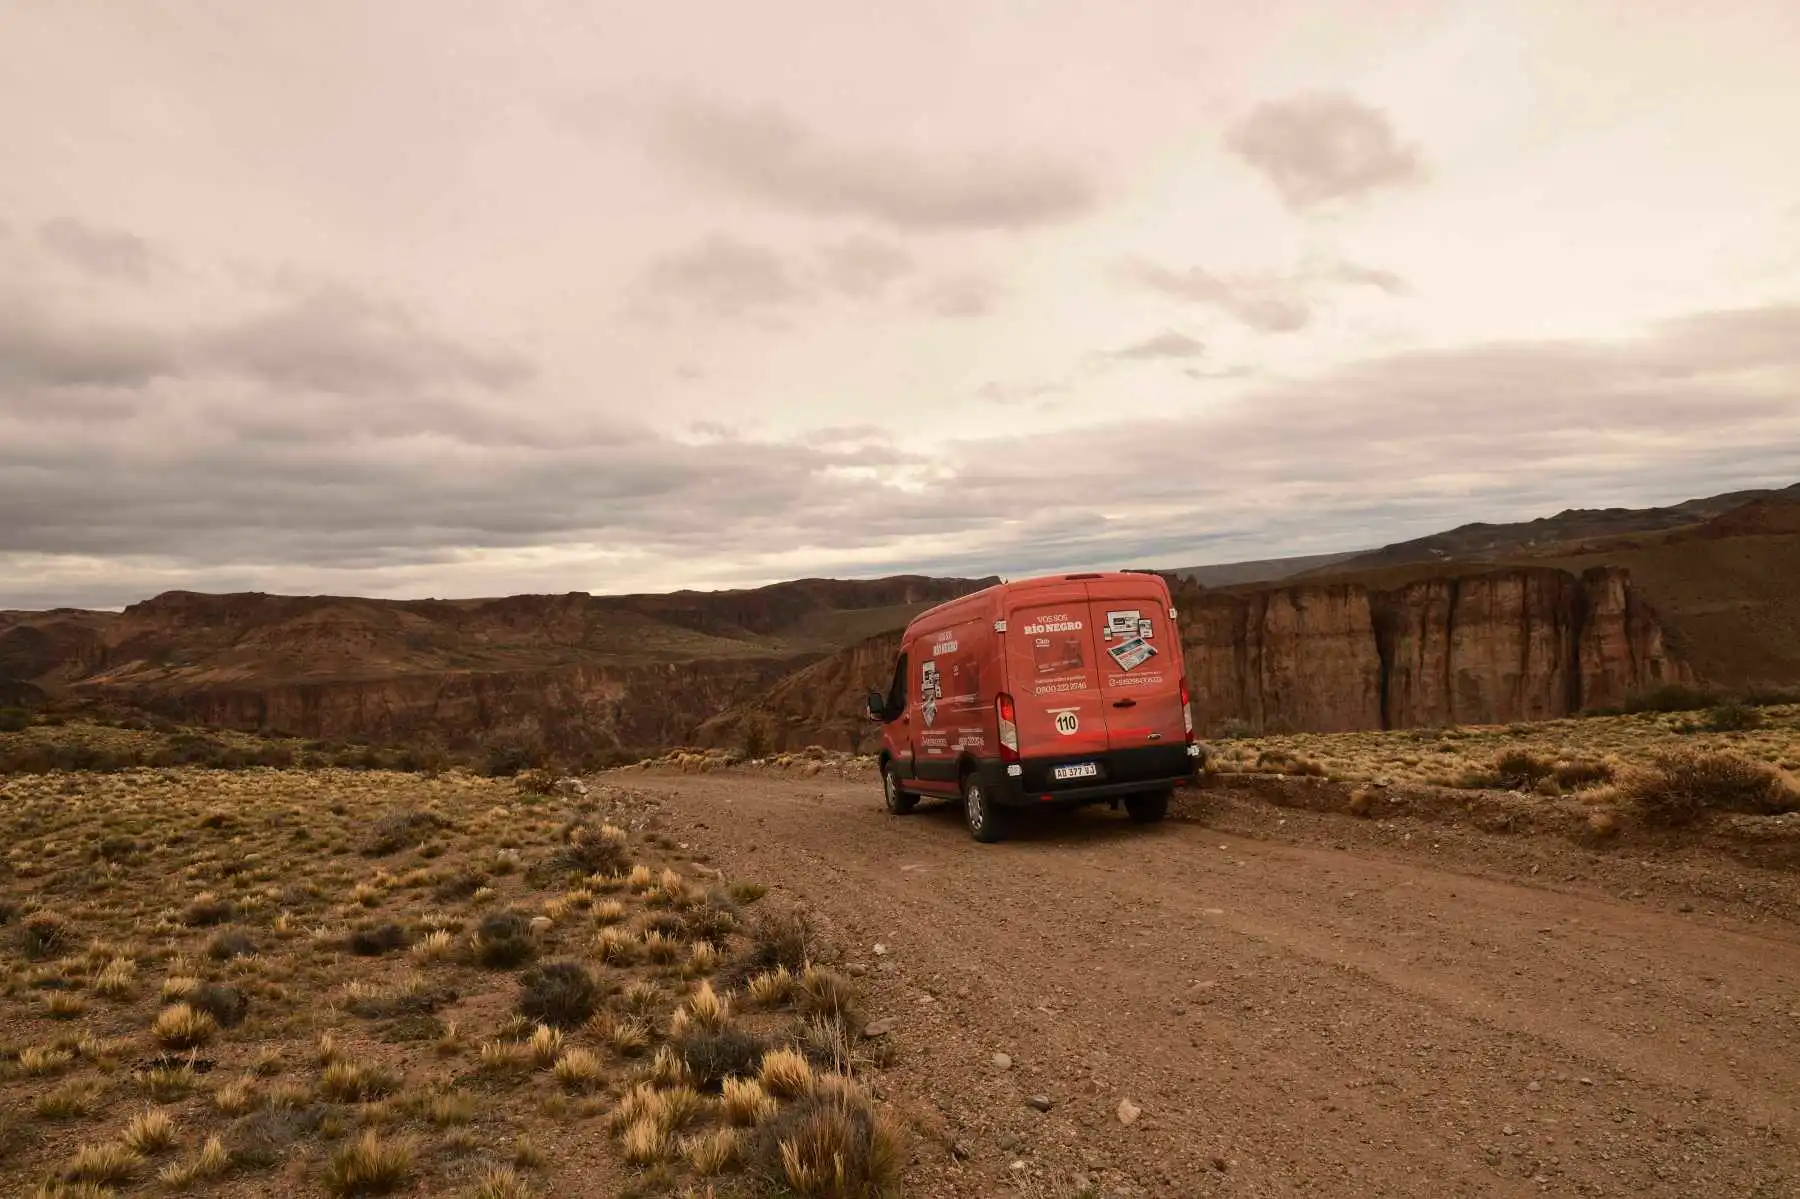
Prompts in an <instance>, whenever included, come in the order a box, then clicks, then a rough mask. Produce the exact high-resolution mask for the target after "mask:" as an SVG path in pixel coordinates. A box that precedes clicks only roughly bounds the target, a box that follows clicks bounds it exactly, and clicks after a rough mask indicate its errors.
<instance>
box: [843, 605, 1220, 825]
mask: <svg viewBox="0 0 1800 1199" xmlns="http://www.w3.org/2000/svg"><path fill="white" fill-rule="evenodd" d="M869 716H870V718H871V719H873V720H877V721H880V722H881V725H882V739H881V742H882V743H881V760H880V762H881V787H882V792H883V795H884V797H885V799H886V802H887V808H888V811H890V812H893V813H895V814H896V815H898V814H903V813H906V812H910V811H912V810H913V808H914V807H915V806H916V805H917V803H918V801H919V799H920V798H921V797H927V796H935V797H940V798H945V799H960V800H961V802H962V805H963V811H964V815H965V819H966V820H967V821H968V825H969V832H970V833H971V834H972V835H973V836H974V838H975V839H976V840H977V841H998V840H1000V839H1001V838H1003V837H1004V836H1005V835H1006V825H1007V819H1008V817H1009V816H1010V814H1011V812H1012V810H1013V809H1017V808H1025V807H1036V806H1040V805H1050V804H1061V805H1067V806H1073V805H1079V804H1087V803H1095V802H1099V801H1111V802H1113V803H1114V804H1115V805H1117V804H1118V803H1119V802H1121V801H1122V802H1123V803H1124V805H1125V810H1126V811H1127V812H1129V813H1130V815H1131V817H1132V819H1134V820H1138V821H1152V820H1161V819H1162V818H1163V816H1164V814H1165V813H1167V811H1168V807H1169V797H1170V795H1171V793H1172V792H1173V790H1174V789H1175V788H1176V787H1183V786H1189V785H1191V784H1192V783H1193V782H1194V780H1195V777H1196V775H1197V774H1198V772H1199V769H1200V747H1199V745H1198V744H1196V742H1195V740H1194V720H1193V714H1192V711H1191V709H1190V708H1189V707H1188V686H1187V674H1186V671H1185V670H1184V668H1183V664H1182V660H1181V641H1180V638H1179V636H1178V634H1177V633H1176V630H1175V608H1174V605H1173V604H1172V603H1171V601H1170V598H1169V588H1168V584H1166V583H1165V582H1164V581H1163V580H1162V578H1161V576H1159V575H1154V574H1148V573H1139V572H1135V571H1123V572H1103V573H1092V574H1069V575H1050V576H1046V577H1044V578H1037V579H1025V580H1021V581H1019V582H1015V583H1002V584H1000V585H998V586H995V587H989V588H987V589H986V590H984V591H978V592H976V593H974V594H973V595H967V596H964V597H963V598H961V599H957V600H951V601H950V602H949V603H945V604H940V605H939V606H937V607H935V608H933V609H931V610H930V611H929V612H926V613H924V614H923V615H921V616H919V617H918V618H916V619H915V620H914V621H913V622H912V623H911V624H910V625H908V626H907V628H906V632H905V634H904V636H903V637H902V638H901V642H900V653H899V658H898V660H897V661H896V662H895V664H894V678H893V683H892V685H891V686H890V687H889V688H888V692H887V694H886V695H883V694H882V693H880V692H879V691H876V692H871V693H870V694H869Z"/></svg>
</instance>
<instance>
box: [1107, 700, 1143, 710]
mask: <svg viewBox="0 0 1800 1199" xmlns="http://www.w3.org/2000/svg"><path fill="white" fill-rule="evenodd" d="M1113 707H1115V708H1135V707H1137V700H1135V699H1115V700H1114V701H1113Z"/></svg>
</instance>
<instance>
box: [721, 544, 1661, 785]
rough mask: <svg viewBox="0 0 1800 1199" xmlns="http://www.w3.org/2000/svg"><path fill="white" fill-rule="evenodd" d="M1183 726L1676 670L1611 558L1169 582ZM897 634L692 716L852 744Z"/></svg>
mask: <svg viewBox="0 0 1800 1199" xmlns="http://www.w3.org/2000/svg"><path fill="white" fill-rule="evenodd" d="M1176 606H1177V607H1178V608H1179V609H1180V612H1181V629H1182V649H1183V653H1184V655H1185V657H1186V660H1187V669H1188V681H1189V683H1190V691H1191V694H1192V696H1193V702H1194V719H1195V723H1196V725H1197V727H1198V728H1199V729H1200V730H1201V731H1202V732H1203V733H1207V734H1215V733H1217V732H1218V731H1219V730H1221V729H1223V728H1225V727H1227V726H1229V725H1241V726H1247V727H1249V728H1252V729H1291V730H1294V731H1305V732H1348V731H1356V730H1362V729H1381V728H1404V727H1410V726H1416V725H1436V724H1486V723H1508V722H1511V721H1515V720H1543V719H1550V718H1554V717H1559V716H1567V715H1571V714H1573V713H1576V712H1579V711H1581V710H1583V709H1584V708H1596V707H1607V706H1612V705H1616V704H1618V703H1620V702H1622V701H1623V700H1624V698H1625V697H1626V696H1627V695H1629V694H1631V693H1632V692H1634V691H1638V690H1642V689H1644V688H1647V687H1653V686H1656V685H1657V684H1659V683H1662V682H1665V681H1671V680H1676V679H1680V678H1684V677H1685V674H1684V672H1683V671H1682V670H1681V668H1680V667H1679V666H1678V665H1677V664H1676V663H1675V662H1673V661H1672V660H1671V659H1670V657H1669V655H1668V653H1667V651H1666V649H1665V648H1664V646H1663V636H1662V629H1661V627H1660V625H1659V624H1658V623H1657V620H1656V616H1655V614H1654V613H1653V612H1651V611H1650V609H1649V607H1648V606H1647V605H1646V604H1645V603H1644V602H1643V600H1642V598H1641V597H1640V596H1639V595H1638V594H1637V593H1636V592H1635V591H1634V590H1633V589H1632V586H1631V580H1630V578H1629V576H1628V575H1627V574H1626V573H1625V572H1623V571H1620V570H1614V569H1596V570H1591V571H1589V572H1587V573H1586V574H1585V575H1583V576H1581V577H1579V578H1577V577H1576V576H1575V575H1572V574H1570V573H1568V572H1566V571H1560V570H1549V569H1541V570H1540V569H1520V570H1499V571H1492V572H1488V573H1484V574H1476V575H1470V576H1466V577H1463V578H1444V579H1433V580H1429V581H1426V582H1422V583H1415V584H1411V585H1409V586H1405V587H1400V588H1396V589H1393V590H1386V591H1382V590H1373V591H1372V590H1370V589H1369V588H1367V587H1364V586H1362V585H1360V584H1354V583H1339V584H1313V585H1292V586H1275V587H1269V588H1264V589H1261V590H1255V591H1247V592H1213V591H1205V590H1202V589H1200V588H1196V587H1192V586H1184V587H1181V588H1180V589H1179V590H1178V591H1177V592H1176ZM898 650H899V636H898V634H897V633H891V634H887V635H884V636H881V637H877V638H872V639H870V640H868V641H865V642H862V643H860V644H858V645H856V646H853V647H851V648H850V649H847V650H843V651H840V652H839V653H836V654H832V655H830V656H829V657H826V658H824V659H822V660H820V661H818V662H816V663H812V664H809V665H808V666H806V667H805V668H804V669H802V670H800V671H798V672H797V673H795V674H793V675H791V676H789V677H788V678H785V679H782V680H780V681H778V682H776V683H775V684H773V685H772V686H770V687H769V688H768V689H767V691H766V692H764V693H762V694H760V695H758V696H756V697H754V698H753V699H750V700H748V701H746V702H745V703H743V704H741V705H739V706H738V707H736V708H734V709H732V710H731V711H729V712H726V713H724V714H723V715H721V716H719V717H718V718H716V719H714V720H711V721H708V722H707V723H706V724H705V725H704V726H702V729H701V740H702V741H703V743H705V744H709V745H721V746H738V745H742V744H743V743H744V737H745V734H746V733H747V732H748V730H749V729H750V728H751V727H753V726H757V727H760V728H761V729H762V732H763V735H764V737H765V738H766V740H767V742H768V745H769V748H771V749H783V748H795V747H798V746H804V745H808V744H820V745H825V746H827V747H829V748H834V749H856V748H863V747H867V746H868V745H870V744H872V743H873V741H874V732H873V730H872V729H871V727H870V726H869V725H868V724H867V722H866V721H864V720H863V719H862V707H863V698H864V696H865V695H866V694H867V693H868V691H870V690H871V689H883V688H885V687H886V686H887V683H888V679H889V675H890V673H891V671H892V670H893V662H894V655H895V654H896V653H897V652H898Z"/></svg>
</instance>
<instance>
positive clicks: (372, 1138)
mask: <svg viewBox="0 0 1800 1199" xmlns="http://www.w3.org/2000/svg"><path fill="white" fill-rule="evenodd" d="M416 1156H417V1153H416V1151H415V1149H414V1148H413V1145H412V1143H411V1142H409V1141H401V1140H395V1141H387V1140H383V1139H382V1138H381V1136H380V1134H378V1133H376V1132H375V1131H374V1130H372V1129H371V1130H370V1131H368V1132H365V1133H363V1134H362V1136H361V1137H360V1138H358V1139H357V1140H356V1141H355V1142H354V1143H352V1144H349V1145H346V1146H344V1147H343V1148H341V1149H339V1150H338V1151H337V1152H335V1153H333V1154H332V1155H331V1162H330V1164H329V1165H327V1166H326V1168H325V1191H326V1193H327V1194H329V1195H337V1196H351V1195H386V1194H391V1193H392V1192H394V1191H396V1190H398V1189H400V1187H401V1186H403V1185H405V1183H406V1181H407V1180H408V1179H409V1178H410V1177H411V1176H412V1172H413V1161H414V1158H415V1157H416Z"/></svg>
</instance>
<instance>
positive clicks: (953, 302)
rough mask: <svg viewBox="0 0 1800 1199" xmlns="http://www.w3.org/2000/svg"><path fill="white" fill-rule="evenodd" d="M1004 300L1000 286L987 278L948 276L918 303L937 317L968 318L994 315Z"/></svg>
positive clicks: (926, 290) (924, 292)
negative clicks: (991, 313) (1001, 299)
mask: <svg viewBox="0 0 1800 1199" xmlns="http://www.w3.org/2000/svg"><path fill="white" fill-rule="evenodd" d="M1000 296H1001V288H1000V285H999V284H998V283H996V282H995V281H994V280H992V279H989V278H987V277H986V276H983V275H968V274H965V275H946V276H944V277H943V278H941V279H937V280H934V281H933V282H931V283H930V284H928V285H927V286H926V287H925V288H924V289H923V290H922V291H921V292H920V293H919V295H918V298H917V303H918V305H919V307H920V308H922V309H924V310H925V311H926V312H929V313H932V314H934V315H936V316H942V317H951V318H965V317H973V316H985V315H986V314H988V313H989V312H992V311H993V310H994V309H995V308H996V307H998V306H999V303H1000Z"/></svg>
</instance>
